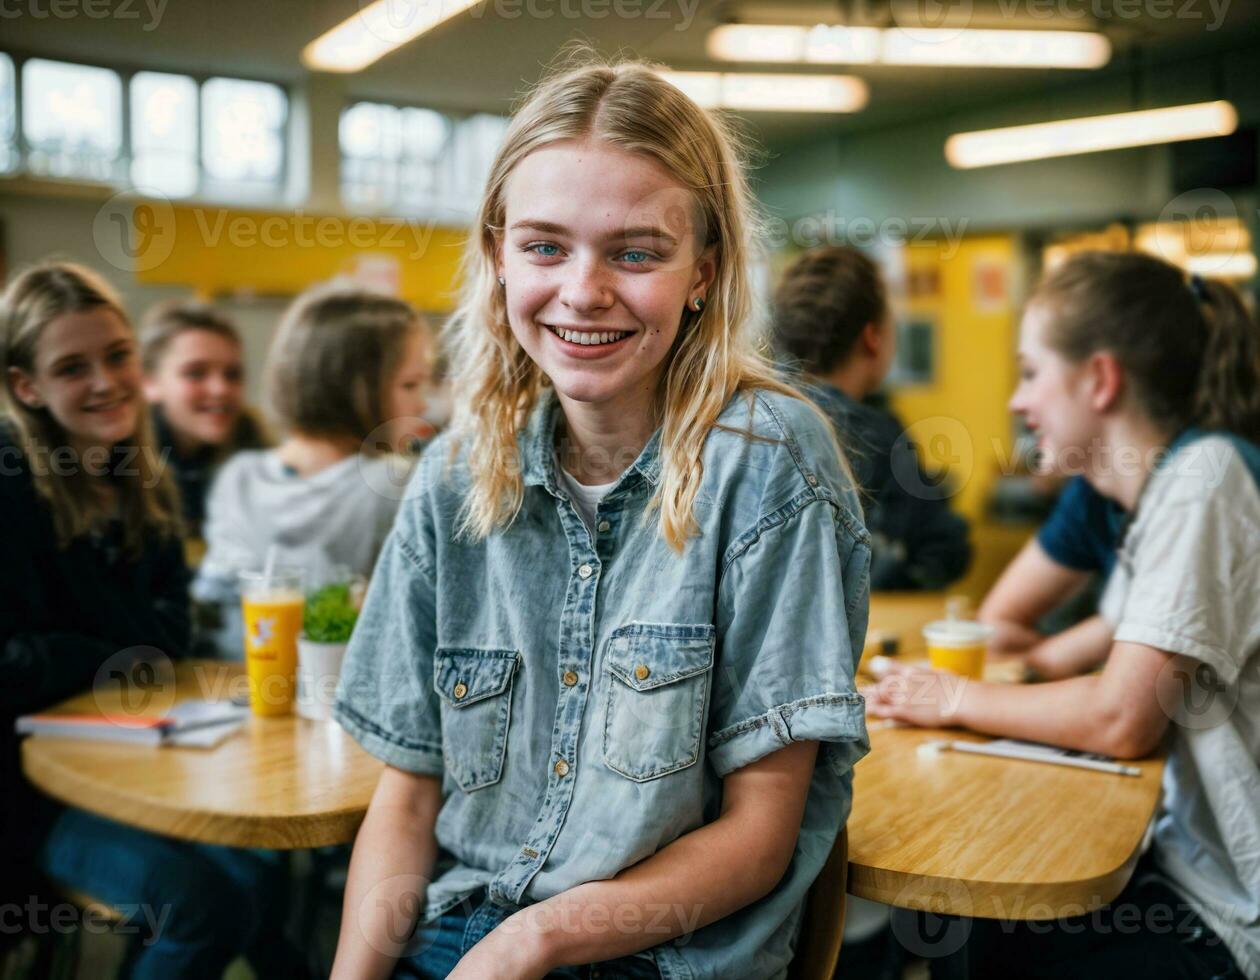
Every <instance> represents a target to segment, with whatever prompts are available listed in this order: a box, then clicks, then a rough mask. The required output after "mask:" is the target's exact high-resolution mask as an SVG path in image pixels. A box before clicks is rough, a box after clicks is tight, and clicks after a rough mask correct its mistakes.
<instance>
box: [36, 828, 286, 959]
mask: <svg viewBox="0 0 1260 980" xmlns="http://www.w3.org/2000/svg"><path fill="white" fill-rule="evenodd" d="M36 860H37V863H38V865H39V868H40V870H41V871H42V872H43V873H44V874H45V875H47V876H48V877H49V878H51V879H52V880H53V881H55V882H57V883H59V884H62V885H65V886H67V887H69V888H73V889H75V890H76V891H80V892H84V893H86V894H88V895H90V896H91V897H92V898H95V899H99V900H100V901H102V902H104V903H106V904H107V905H110V906H112V907H113V908H115V909H117V910H118V911H120V912H122V913H123V914H124V916H125V917H126V921H125V922H124V923H123V924H122V925H121V926H120V928H119V931H120V932H123V933H126V934H132V935H135V936H136V937H137V938H138V940H139V941H138V942H133V943H132V944H131V951H130V953H129V956H128V963H127V970H126V973H127V975H128V976H130V977H131V978H132V980H168V978H171V977H179V978H180V980H202V978H205V980H220V978H221V977H222V976H223V971H224V969H226V967H227V965H228V964H229V963H230V962H232V960H234V959H236V957H237V956H240V955H246V956H248V957H249V959H250V962H251V964H252V965H253V966H254V969H255V972H256V973H258V975H260V976H263V977H280V976H284V977H290V976H293V975H295V973H296V974H297V975H301V974H302V973H304V971H305V966H304V963H303V962H302V960H301V957H300V955H298V954H296V952H295V951H293V950H292V947H291V946H289V945H288V943H287V941H286V940H285V939H284V935H283V933H284V929H283V926H284V919H285V917H286V915H287V911H288V903H287V901H286V899H287V895H286V890H287V885H288V862H287V861H286V860H285V858H284V855H283V854H281V853H280V852H277V851H254V850H241V849H238V848H232V847H217V846H214V845H210V844H192V843H188V842H186V841H180V840H175V839H174V838H171V837H163V836H160V835H158V834H151V833H148V832H146V831H143V830H136V829H134V828H132V827H127V826H124V825H122V824H119V823H115V822H114V821H112V820H106V819H104V818H103V817H98V816H95V815H93V814H90V813H86V812H84V811H83V810H76V809H73V808H67V809H66V810H63V811H62V812H61V814H60V815H59V816H58V817H57V819H56V821H55V822H54V823H53V826H52V829H51V830H50V831H49V833H48V837H47V838H46V840H45V841H44V844H43V846H42V847H41V849H40V852H39V854H38V855H37V858H36Z"/></svg>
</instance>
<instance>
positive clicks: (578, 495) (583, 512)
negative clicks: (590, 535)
mask: <svg viewBox="0 0 1260 980" xmlns="http://www.w3.org/2000/svg"><path fill="white" fill-rule="evenodd" d="M556 473H557V474H558V475H559V477H560V485H561V486H562V487H564V489H565V490H567V491H568V493H569V496H570V497H571V498H572V499H573V506H574V507H576V508H577V512H578V514H579V515H580V516H581V518H582V521H583V522H584V523H585V524H586V526H587V527H588V528H589V529H590V530H591V531H594V530H595V508H596V507H598V506H599V502H600V501H601V500H603V499H604V494H606V493H608V491H609V490H611V489H612V488H613V487H615V486H616V485H617V480H613V481H612V483H593V484H590V485H589V486H588V485H587V484H585V483H578V481H577V480H576V479H574V477H573V476H572V474H570V473H569V471H568V470H566V469H565V468H564V467H563V466H561V465H560V461H559V460H558V459H557V460H556ZM617 479H618V480H619V479H621V477H618V478H617Z"/></svg>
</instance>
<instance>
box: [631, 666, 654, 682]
mask: <svg viewBox="0 0 1260 980" xmlns="http://www.w3.org/2000/svg"><path fill="white" fill-rule="evenodd" d="M650 673H652V672H651V671H650V670H648V668H647V664H639V666H637V667H635V668H634V676H635V677H637V678H638V679H639V680H641V681H645V680H647V676H648V674H650Z"/></svg>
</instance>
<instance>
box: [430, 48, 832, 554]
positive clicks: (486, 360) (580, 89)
mask: <svg viewBox="0 0 1260 980" xmlns="http://www.w3.org/2000/svg"><path fill="white" fill-rule="evenodd" d="M586 138H594V139H600V140H604V141H606V142H608V143H610V144H612V145H614V146H617V147H620V148H621V149H623V150H627V151H629V152H632V153H642V154H644V155H646V156H648V157H651V158H652V159H653V160H656V161H657V162H659V163H660V164H662V165H663V166H664V168H665V169H666V170H667V171H669V172H670V173H671V174H673V175H674V177H675V178H676V179H677V180H678V181H679V182H680V183H681V184H682V185H683V186H685V187H687V188H688V189H689V190H690V191H691V193H692V194H693V195H694V197H695V202H696V210H697V213H698V216H699V222H700V224H699V230H700V232H701V234H702V235H703V242H704V245H705V246H706V247H708V246H712V247H713V249H714V256H715V263H716V269H717V272H716V276H715V278H714V280H713V284H712V286H711V287H710V289H709V290H708V293H707V296H706V306H705V308H704V310H703V312H702V313H699V314H696V313H686V314H684V313H683V312H682V311H680V316H683V317H684V319H683V323H682V328H681V330H680V332H679V335H678V339H677V340H676V341H675V344H674V347H673V349H672V351H671V352H670V353H669V354H668V355H667V358H668V360H667V363H666V365H665V370H664V372H663V376H662V380H661V385H660V389H659V391H658V392H657V403H656V413H657V420H658V422H659V424H660V426H661V429H662V431H661V478H660V480H659V481H658V484H657V489H656V493H655V494H654V495H653V497H652V500H651V501H650V503H649V507H648V511H649V513H650V512H652V511H654V510H656V509H659V512H660V531H661V534H662V535H663V537H664V538H665V540H666V541H667V542H669V544H670V546H671V547H673V548H674V549H675V550H677V551H682V549H683V547H684V545H685V543H686V540H687V538H689V537H691V536H692V535H693V534H694V533H695V532H696V530H697V527H696V524H695V521H694V519H693V516H692V510H693V505H694V503H695V498H696V494H697V492H698V491H699V489H700V482H701V479H702V477H703V475H704V474H703V463H702V449H703V447H704V441H705V439H706V438H707V436H708V434H709V431H710V430H711V429H712V428H713V427H714V425H715V424H716V422H717V418H718V416H719V415H720V414H721V412H722V410H723V409H724V408H725V407H726V405H727V403H728V402H729V401H730V400H731V398H732V396H733V395H735V394H736V393H737V392H747V393H749V395H750V397H751V394H752V392H753V391H754V390H755V389H759V388H760V389H769V390H772V391H777V392H781V393H783V394H786V395H789V396H792V397H795V398H799V399H801V400H803V401H806V402H807V403H808V400H807V399H805V397H804V395H802V394H801V393H800V392H799V391H798V390H797V389H796V388H795V387H793V386H792V385H791V384H789V383H787V382H786V381H785V380H784V379H783V378H782V377H781V375H780V372H779V370H778V369H777V368H776V367H775V365H774V363H773V361H772V360H771V357H770V354H769V347H768V345H767V344H766V342H765V339H764V336H763V333H762V329H763V327H764V325H763V322H762V319H761V317H760V316H759V315H758V313H759V311H758V310H757V309H756V307H757V304H756V302H755V301H754V295H753V287H752V283H751V275H750V254H749V252H750V246H751V245H752V244H753V243H755V242H757V241H759V240H760V236H759V229H760V221H759V219H758V216H757V213H756V211H755V209H754V206H753V203H752V198H751V194H750V192H749V189H748V184H747V180H746V178H745V174H744V166H743V162H742V153H741V150H742V143H741V141H740V139H739V137H738V136H737V134H736V133H735V132H734V131H733V130H732V129H730V128H729V127H728V125H727V124H726V123H725V122H723V121H721V120H719V119H718V118H716V117H715V116H713V115H710V114H709V113H707V112H705V111H704V110H703V109H701V108H700V107H699V106H698V105H696V104H695V103H694V102H693V101H692V100H691V99H690V98H688V97H687V96H686V95H684V94H683V93H682V92H681V91H680V90H679V89H677V88H676V87H674V86H673V85H671V84H670V83H669V82H667V81H666V80H665V79H664V78H662V77H661V76H660V75H659V74H658V73H657V72H656V71H655V70H654V69H653V68H652V67H650V66H648V65H646V64H643V63H640V62H633V61H628V62H622V63H617V64H610V63H607V62H603V61H595V60H593V59H592V58H591V56H590V55H589V53H587V52H579V53H577V54H575V55H568V56H566V57H565V58H564V60H563V61H562V62H561V64H560V65H559V66H558V67H557V68H555V69H553V70H552V71H551V72H550V73H549V74H548V76H547V77H545V78H544V79H543V80H542V81H541V82H540V83H539V85H538V86H537V87H536V88H535V89H534V91H533V92H532V93H531V94H529V95H528V97H527V98H526V100H525V101H524V103H523V104H522V105H521V106H520V108H519V109H518V110H517V111H516V113H515V114H514V116H513V118H512V122H511V124H510V125H509V127H508V130H507V134H506V136H505V137H504V141H503V145H502V147H501V148H500V150H499V153H498V156H497V157H496V159H495V161H494V165H493V167H492V168H491V170H490V175H489V178H488V180H487V184H486V192H485V196H484V199H483V201H482V205H481V210H480V212H479V214H478V216H477V224H476V227H478V228H480V234H479V235H474V236H472V237H471V238H470V240H469V243H468V247H467V249H466V251H465V254H464V277H463V290H462V295H461V301H460V304H459V307H458V309H457V310H456V312H455V313H454V314H453V315H452V317H451V319H450V320H449V321H448V322H447V325H446V329H445V334H446V337H447V340H448V342H449V343H450V346H451V349H452V377H451V381H452V383H451V388H452V390H453V391H454V392H455V393H456V402H455V406H454V408H455V412H454V424H453V444H452V447H451V448H452V459H453V458H454V456H455V454H456V453H458V452H459V449H460V447H461V445H463V444H464V442H465V441H467V444H468V449H469V452H468V467H469V474H470V477H471V486H470V489H469V492H468V495H467V498H466V500H465V503H464V511H463V514H462V519H461V525H460V530H461V533H464V534H466V535H468V536H470V537H472V538H473V539H481V538H484V537H486V536H487V535H489V534H490V533H491V532H492V531H493V530H494V529H496V528H501V527H506V526H508V525H510V524H511V522H512V521H513V520H514V519H515V516H516V514H517V513H518V512H519V510H520V507H521V503H522V501H523V499H524V485H523V482H522V479H521V465H520V464H521V461H520V456H519V449H518V445H517V436H518V433H519V432H520V431H521V429H522V427H523V426H524V425H525V424H526V421H527V419H528V416H529V413H530V411H531V410H532V409H533V407H534V405H535V404H536V402H537V400H538V397H539V395H540V394H541V393H542V391H543V389H544V388H545V387H547V386H548V385H549V384H550V382H549V380H548V379H547V378H546V377H545V375H544V374H543V373H542V371H541V369H540V368H539V367H538V365H537V364H535V363H534V362H533V361H532V360H531V359H530V357H529V356H528V355H527V354H526V353H525V350H524V349H523V348H522V347H521V345H520V344H519V343H518V342H517V340H516V338H515V336H514V335H513V333H512V329H511V326H510V325H509V323H508V316H507V310H506V306H505V303H504V298H503V295H502V290H501V289H499V288H498V284H497V280H496V271H495V270H496V265H495V257H496V248H497V245H498V240H499V236H501V235H502V231H503V226H504V208H505V190H506V185H507V181H508V177H509V176H510V175H511V173H512V171H513V169H514V168H515V167H516V165H517V164H518V163H520V162H521V160H523V159H524V158H525V157H526V156H528V155H529V154H530V153H532V152H533V151H535V150H537V149H539V148H540V147H543V146H546V145H547V144H549V143H554V142H556V141H559V140H573V139H586ZM750 410H751V404H750ZM819 415H820V417H822V418H824V419H825V416H822V414H821V412H819ZM827 431H829V432H832V431H833V430H832V428H831V425H830V423H827ZM837 452H838V453H839V447H838V446H837ZM840 458H841V460H842V461H843V455H842V454H840ZM842 465H843V464H842Z"/></svg>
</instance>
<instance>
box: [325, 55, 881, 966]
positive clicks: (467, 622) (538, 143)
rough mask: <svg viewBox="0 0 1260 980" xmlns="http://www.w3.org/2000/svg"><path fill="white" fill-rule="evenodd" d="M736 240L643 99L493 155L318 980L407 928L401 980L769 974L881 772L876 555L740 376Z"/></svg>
mask: <svg viewBox="0 0 1260 980" xmlns="http://www.w3.org/2000/svg"><path fill="white" fill-rule="evenodd" d="M750 217H751V215H750V204H749V191H748V189H747V185H746V181H745V176H744V171H743V169H742V166H741V164H740V162H739V159H738V156H737V154H736V150H735V146H734V145H733V143H732V141H731V138H730V137H729V135H728V134H727V132H726V131H725V129H724V128H723V126H722V124H721V122H720V121H719V120H717V119H716V118H715V117H713V116H711V115H709V114H708V113H706V112H705V111H704V110H703V109H701V108H700V107H698V106H697V105H696V104H695V103H694V102H692V101H691V100H690V99H689V98H688V97H687V96H686V95H684V94H683V93H682V92H681V91H679V90H678V89H677V88H675V87H674V86H672V85H670V84H669V83H668V82H667V81H665V80H664V79H663V78H661V77H660V76H659V75H657V74H656V73H655V72H653V71H652V70H650V69H648V68H646V67H645V66H643V65H640V64H634V63H628V64H621V65H617V66H608V65H604V64H586V65H579V66H577V67H569V68H567V69H566V70H563V71H558V72H556V73H555V74H553V75H552V76H551V77H549V78H548V79H547V80H546V81H545V82H543V83H542V84H541V85H540V86H539V87H538V88H537V89H536V90H535V92H534V93H533V95H532V97H531V98H530V99H529V100H528V101H527V102H526V104H525V105H524V106H523V107H522V108H521V109H520V110H519V111H518V112H517V114H516V116H515V118H514V119H513V121H512V123H511V125H510V126H509V128H508V131H507V134H506V136H505V139H504V142H503V145H502V147H501V149H500V150H499V154H498V156H497V158H496V160H495V163H494V166H493V167H492V169H491V173H490V177H489V182H488V185H487V192H486V196H485V199H484V200H483V202H482V205H481V211H480V214H479V216H478V220H477V224H476V228H477V232H476V234H475V235H474V236H473V237H472V239H471V241H470V244H469V250H468V257H467V266H466V269H467V274H466V276H465V294H464V300H463V304H462V305H461V307H460V309H459V310H458V311H457V312H456V314H455V317H454V320H453V324H454V325H453V328H452V329H453V333H454V336H455V338H456V341H457V353H456V355H455V357H454V359H453V369H454V372H455V374H454V382H453V390H454V391H455V393H456V396H457V398H459V403H458V409H457V412H456V416H455V426H454V427H453V432H452V434H451V435H450V436H446V435H443V436H442V437H440V438H439V441H438V443H436V444H435V445H434V446H433V447H432V448H431V449H430V450H429V451H428V452H426V453H425V455H424V456H423V458H422V459H421V462H420V468H419V470H418V472H417V474H416V477H415V485H414V487H415V490H414V493H413V494H412V495H410V496H409V497H408V499H407V500H406V502H405V503H404V504H403V506H402V508H401V509H400V510H399V515H398V522H397V523H396V525H395V527H394V531H393V533H392V534H391V536H390V540H389V543H388V544H387V545H386V549H385V551H384V553H383V554H382V556H381V562H380V565H379V567H378V569H377V571H376V574H375V577H374V579H373V581H372V585H371V587H370V588H369V590H368V598H367V602H366V604H365V606H364V610H363V614H362V616H361V617H360V619H359V623H358V626H357V628H356V630H355V634H354V638H353V639H352V640H351V646H350V650H349V651H348V653H347V659H346V667H345V671H344V672H343V674H342V683H341V688H340V691H339V698H338V703H337V709H336V710H337V717H338V718H339V720H340V721H341V723H342V725H343V726H344V727H345V728H346V729H347V730H348V731H349V732H350V733H351V734H353V735H354V737H355V738H356V739H357V740H359V742H360V743H361V744H362V745H363V746H364V747H365V748H366V749H367V750H368V751H369V752H371V753H373V754H374V755H376V756H378V757H380V758H381V759H383V760H384V761H385V762H386V763H387V766H386V768H385V770H384V772H383V774H382V776H381V780H380V783H379V784H378V786H377V788H376V793H375V795H374V796H373V798H372V803H371V806H370V808H369V811H368V815H367V818H366V820H365V821H364V823H363V827H362V828H361V830H360V831H359V835H358V839H357V842H356V844H355V850H354V857H353V860H352V862H351V868H350V877H349V881H348V883H347V886H346V899H345V906H344V913H343V915H342V929H341V938H340V942H339V945H338V948H337V960H336V963H335V965H334V969H333V976H334V977H337V978H338V980H341V978H350V977H367V976H373V977H382V976H386V975H388V974H389V973H390V972H391V971H392V970H393V969H394V968H395V958H396V957H397V956H399V954H401V953H403V952H404V947H405V946H406V945H407V943H408V938H409V936H408V930H407V929H405V928H403V929H400V928H399V926H400V925H404V926H405V925H407V924H408V923H409V922H410V921H411V920H412V919H415V918H416V917H417V912H419V913H420V914H419V919H420V922H419V923H418V925H419V926H420V928H421V930H422V931H421V932H420V935H419V937H418V942H417V943H416V944H415V946H414V947H413V952H414V955H411V956H409V957H408V960H407V962H406V963H405V964H401V965H400V966H401V968H402V969H404V970H408V971H413V972H412V973H408V974H405V975H419V976H422V977H425V978H436V977H448V976H449V978H450V980H482V978H484V977H543V976H551V977H564V978H576V977H594V976H604V977H608V978H610V980H611V978H615V980H631V978H634V980H646V978H655V977H691V976H695V977H741V978H744V980H764V978H770V977H778V976H783V975H784V974H785V972H786V969H787V966H788V962H789V960H790V959H791V956H792V950H793V946H794V945H795V943H796V939H797V931H798V927H799V923H800V921H801V909H802V904H803V902H804V899H805V894H806V890H807V889H808V888H809V886H810V884H811V883H812V881H813V880H814V878H815V877H816V876H817V874H818V872H819V870H820V869H821V868H822V866H823V863H824V861H825V860H826V858H827V855H828V852H829V851H830V850H831V848H832V845H833V843H834V841H835V839H836V835H837V834H838V832H839V830H840V828H841V827H842V826H843V824H844V820H845V817H846V815H847V813H848V810H849V803H850V800H851V779H852V764H853V763H854V762H855V761H856V760H857V759H859V758H861V756H862V755H863V753H864V752H865V751H866V748H867V741H866V733H865V729H864V727H863V718H862V708H861V700H860V698H859V697H858V696H857V694H856V692H855V690H854V687H853V674H854V670H855V666H856V659H857V656H858V654H859V653H860V647H861V643H862V641H861V638H862V635H863V631H864V624H865V621H866V615H867V612H866V599H867V579H866V572H867V564H868V558H869V549H868V544H867V535H866V533H865V530H864V529H863V528H862V525H861V520H860V516H859V515H860V509H859V504H858V500H857V495H856V493H855V492H854V490H853V487H852V481H851V478H850V477H849V475H848V474H847V472H846V470H845V467H844V464H843V460H842V457H841V455H840V453H839V450H838V448H837V446H836V438H835V432H834V430H833V429H832V427H831V426H830V424H829V423H828V422H827V420H826V419H825V418H824V417H823V416H822V415H821V413H820V412H819V411H818V410H817V409H816V408H815V407H814V406H813V405H811V404H810V403H809V402H808V401H807V400H806V399H805V398H804V396H803V395H801V394H800V393H799V392H797V391H796V390H794V389H793V388H791V387H789V386H788V385H786V384H784V383H783V381H782V380H780V378H779V376H778V373H777V371H776V370H775V368H774V366H773V365H772V364H771V363H770V362H769V361H768V360H766V359H764V358H763V357H762V356H761V355H760V353H759V352H758V351H757V350H756V348H755V347H754V346H753V344H752V343H751V338H750V336H749V331H748V329H747V327H748V325H749V324H748V321H749V319H750V317H752V316H753V314H754V312H755V308H754V305H753V304H754V299H753V291H752V283H751V269H750V256H749V254H748V249H749V240H748V236H747V230H748V228H749V220H750ZM718 664H720V667H719V666H717V665H718ZM789 718H790V719H791V723H790V724H788V723H787V719H789ZM426 882H427V884H426ZM417 900H418V903H417ZM653 909H657V910H659V909H671V910H674V913H675V914H669V915H665V916H655V917H653V911H652V910H653ZM600 910H613V915H612V918H611V919H609V918H607V917H605V916H601V915H598V913H599V912H600ZM588 913H596V914H588ZM649 923H651V924H649ZM566 924H572V926H573V927H572V928H569V927H566ZM592 964H598V966H592Z"/></svg>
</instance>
